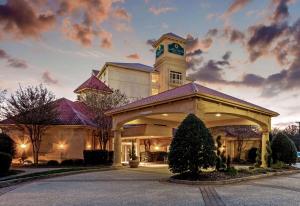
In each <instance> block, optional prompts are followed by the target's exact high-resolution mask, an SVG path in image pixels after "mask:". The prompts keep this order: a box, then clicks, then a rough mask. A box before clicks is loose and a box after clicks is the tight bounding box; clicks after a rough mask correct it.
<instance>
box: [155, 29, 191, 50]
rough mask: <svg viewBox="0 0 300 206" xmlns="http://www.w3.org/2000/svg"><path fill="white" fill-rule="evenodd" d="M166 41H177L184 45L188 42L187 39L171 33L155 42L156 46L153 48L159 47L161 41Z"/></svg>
mask: <svg viewBox="0 0 300 206" xmlns="http://www.w3.org/2000/svg"><path fill="white" fill-rule="evenodd" d="M164 39H172V40H176V41H179V42H182V43H185V42H186V39H185V38H183V37H181V36H178V35H177V34H174V33H172V32H169V33H165V34H163V35H162V36H161V37H160V38H159V39H158V40H157V41H155V42H154V44H153V47H157V45H158V44H159V43H160V42H161V41H163V40H164Z"/></svg>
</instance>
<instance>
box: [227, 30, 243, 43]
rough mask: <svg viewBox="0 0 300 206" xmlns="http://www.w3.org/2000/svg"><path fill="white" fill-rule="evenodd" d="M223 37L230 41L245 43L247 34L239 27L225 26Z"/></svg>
mask: <svg viewBox="0 0 300 206" xmlns="http://www.w3.org/2000/svg"><path fill="white" fill-rule="evenodd" d="M223 37H225V38H227V39H228V40H229V42H230V43H234V42H240V43H242V44H243V43H244V42H243V41H244V39H245V34H244V33H243V32H241V31H239V30H237V29H234V28H231V27H225V28H224V31H223Z"/></svg>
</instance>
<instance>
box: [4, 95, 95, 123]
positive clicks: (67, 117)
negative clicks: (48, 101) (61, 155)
mask: <svg viewBox="0 0 300 206" xmlns="http://www.w3.org/2000/svg"><path fill="white" fill-rule="evenodd" d="M54 103H55V104H56V110H57V113H58V117H57V119H56V120H55V123H54V125H81V126H91V127H96V124H95V123H94V122H93V120H92V119H93V113H92V112H91V111H90V110H89V108H88V107H87V106H86V104H84V103H83V102H77V101H76V102H72V101H70V100H68V99H66V98H61V99H58V100H56V101H55V102H54ZM0 124H2V125H8V124H14V122H13V121H12V120H10V119H5V120H3V121H1V122H0Z"/></svg>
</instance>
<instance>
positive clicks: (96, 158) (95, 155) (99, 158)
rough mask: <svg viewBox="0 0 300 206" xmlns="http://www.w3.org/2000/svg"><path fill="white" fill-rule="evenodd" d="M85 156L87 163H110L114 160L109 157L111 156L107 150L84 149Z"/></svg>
mask: <svg viewBox="0 0 300 206" xmlns="http://www.w3.org/2000/svg"><path fill="white" fill-rule="evenodd" d="M112 154H113V153H111V155H112ZM83 157H84V162H85V164H87V165H100V164H109V163H111V162H112V160H110V159H109V158H110V156H109V152H108V151H107V150H84V151H83ZM111 157H112V156H111ZM110 161H111V162H110Z"/></svg>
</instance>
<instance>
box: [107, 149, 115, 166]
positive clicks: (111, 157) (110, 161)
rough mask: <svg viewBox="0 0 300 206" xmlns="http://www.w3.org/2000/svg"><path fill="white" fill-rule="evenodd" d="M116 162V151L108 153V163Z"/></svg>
mask: <svg viewBox="0 0 300 206" xmlns="http://www.w3.org/2000/svg"><path fill="white" fill-rule="evenodd" d="M113 161H114V151H109V152H108V163H110V164H111V163H113Z"/></svg>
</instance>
